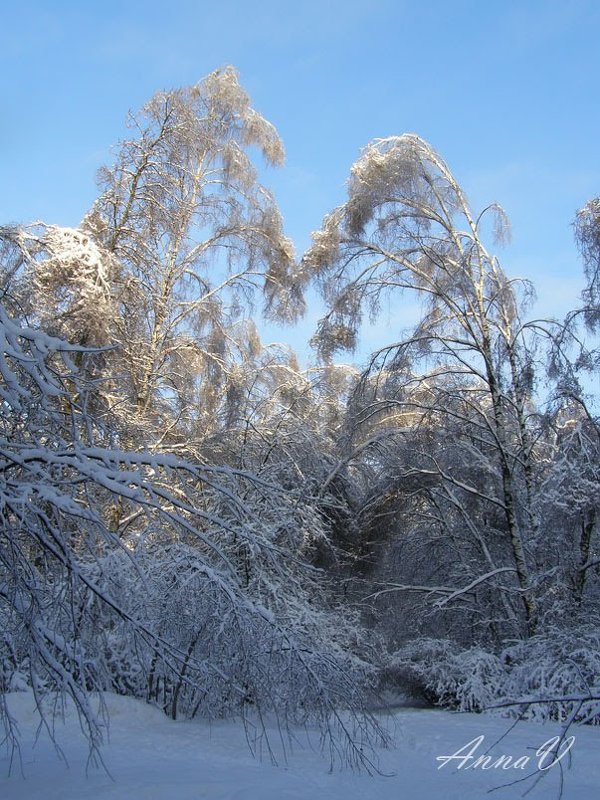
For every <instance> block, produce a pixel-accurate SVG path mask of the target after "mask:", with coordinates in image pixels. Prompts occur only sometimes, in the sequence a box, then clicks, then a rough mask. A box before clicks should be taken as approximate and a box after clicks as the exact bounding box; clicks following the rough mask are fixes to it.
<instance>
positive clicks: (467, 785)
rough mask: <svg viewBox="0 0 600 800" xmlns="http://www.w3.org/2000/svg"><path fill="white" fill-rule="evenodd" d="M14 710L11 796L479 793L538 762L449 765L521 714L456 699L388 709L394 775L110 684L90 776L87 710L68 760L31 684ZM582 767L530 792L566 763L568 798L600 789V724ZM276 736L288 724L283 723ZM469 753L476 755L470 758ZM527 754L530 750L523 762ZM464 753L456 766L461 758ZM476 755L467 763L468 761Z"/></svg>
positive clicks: (269, 797) (5, 799) (522, 741)
mask: <svg viewBox="0 0 600 800" xmlns="http://www.w3.org/2000/svg"><path fill="white" fill-rule="evenodd" d="M9 702H10V709H11V712H12V714H13V715H14V716H15V717H16V718H17V720H18V721H19V726H20V730H21V734H22V748H21V758H22V770H23V772H24V777H23V775H22V774H21V767H20V766H18V765H15V766H13V769H12V772H11V774H9V771H10V770H9V763H10V762H9V759H8V757H7V756H6V753H5V752H2V754H1V757H0V798H1V799H2V800H13V798H14V800H21V798H28V800H29V799H30V798H31V800H33V799H34V798H40V800H42V798H43V800H53V799H54V798H56V800H58V799H59V798H60V800H71V799H73V800H84V799H85V798H127V800H146V799H147V800H150V799H151V798H152V800H159V799H160V800H162V799H163V798H165V800H167V798H168V800H180V799H181V800H188V798H198V799H199V798H214V799H215V800H216V799H217V798H220V800H300V798H302V799H304V798H306V799H308V800H312V798H315V800H317V799H320V798H323V800H354V798H356V800H358V799H359V798H360V800H391V799H392V798H393V799H394V800H400V799H401V798H406V799H407V800H431V799H432V798H435V800H437V798H439V800H453V799H455V800H471V799H472V798H484V797H486V796H489V797H491V798H499V799H500V800H501V799H502V798H517V797H521V796H522V794H523V792H524V791H525V790H526V789H528V788H530V787H531V782H530V781H528V782H526V783H523V784H520V785H513V786H510V787H508V788H505V789H501V790H498V791H496V792H494V793H493V794H491V795H487V791H488V790H489V789H492V788H494V787H498V786H501V785H502V784H506V783H507V782H510V781H514V780H515V779H517V778H521V777H523V776H524V775H526V774H528V772H530V771H531V770H530V769H527V770H521V769H513V768H510V769H502V768H491V769H488V770H487V771H483V770H481V769H480V768H477V769H464V768H462V769H460V770H457V769H456V766H457V764H458V763H459V762H458V761H457V760H455V761H453V762H450V763H448V764H447V765H446V766H442V768H441V769H439V767H440V766H441V764H442V762H438V761H437V760H436V759H437V757H438V756H446V755H452V754H454V753H456V751H457V750H459V749H460V748H461V747H463V746H464V745H466V744H467V743H468V742H470V741H471V740H473V739H475V738H476V737H478V736H480V735H482V734H483V735H484V736H485V740H484V742H482V745H481V746H480V747H479V749H478V750H477V752H476V755H477V756H478V755H482V754H483V753H484V751H485V750H486V749H487V747H488V746H490V745H491V744H493V742H494V741H495V740H496V739H498V738H499V737H500V736H502V734H504V733H506V731H507V729H508V727H509V725H508V723H507V721H506V720H503V719H500V718H498V717H487V716H482V715H474V714H450V713H447V712H444V711H431V710H412V709H401V710H398V711H397V712H395V713H394V715H393V716H390V717H388V718H384V719H385V720H386V725H388V726H390V727H391V728H395V730H396V743H395V745H394V746H393V747H392V748H391V749H389V750H381V751H379V754H380V758H381V762H380V765H381V768H382V771H384V772H386V773H390V776H389V777H384V776H383V775H376V776H374V777H369V776H368V775H364V774H360V775H357V774H355V773H352V772H351V771H339V770H338V771H335V772H333V773H330V772H329V771H328V762H327V761H326V760H325V759H323V758H322V757H320V756H319V755H318V754H317V753H315V752H313V751H312V750H311V749H310V748H308V747H304V748H303V747H300V746H296V748H295V750H294V752H293V754H292V755H291V756H290V757H289V759H288V763H287V765H286V766H279V767H275V766H272V765H271V764H270V763H268V762H265V761H263V762H262V763H261V762H260V761H259V760H256V759H254V758H253V757H252V756H251V755H250V753H249V751H248V747H247V744H246V740H245V736H244V732H243V729H242V728H241V726H240V725H237V724H235V723H232V722H222V723H217V724H212V725H209V724H207V723H204V722H196V721H194V722H172V721H170V720H168V719H166V718H165V717H164V716H163V715H162V714H161V713H160V712H159V711H157V710H156V709H153V708H151V707H149V706H146V705H144V704H143V703H141V702H138V701H136V700H132V699H130V698H123V697H116V696H107V705H108V707H109V711H110V715H111V725H110V742H109V744H108V745H106V747H105V748H104V759H105V763H106V767H107V769H108V770H109V772H110V776H109V775H108V774H107V773H106V771H105V770H103V769H101V768H100V769H99V768H90V769H89V770H88V774H87V776H86V760H87V749H86V745H85V742H84V741H83V740H82V737H81V734H80V731H79V726H78V722H77V719H76V717H74V716H68V717H67V719H66V722H65V724H64V725H63V724H59V725H58V726H57V736H58V739H59V741H60V743H61V745H62V746H63V748H64V750H65V752H66V754H67V757H68V760H69V766H68V767H67V766H66V765H65V764H64V762H62V761H60V760H59V759H58V758H57V756H56V752H55V750H54V749H53V747H52V745H51V744H50V742H49V741H48V738H47V735H46V734H44V733H42V734H40V738H39V739H38V741H37V744H35V745H34V739H35V733H36V728H37V723H38V721H39V719H38V717H37V715H36V712H35V709H34V705H33V701H32V698H31V696H30V695H28V694H25V693H22V694H13V695H11V696H10V698H9ZM556 730H557V729H556V728H554V727H552V726H541V725H538V724H534V723H520V724H519V725H518V726H517V727H516V729H514V730H512V731H511V732H510V733H509V734H508V735H507V736H506V737H505V738H504V739H503V740H502V741H501V742H500V743H499V745H498V746H497V747H496V748H495V749H494V751H493V752H494V753H495V754H496V757H497V756H498V755H500V754H506V755H511V756H513V759H517V758H519V757H525V756H530V757H531V762H530V763H529V765H528V766H529V767H531V766H534V765H535V764H536V763H537V761H538V757H537V756H536V755H535V752H536V750H538V748H539V747H540V746H541V745H542V744H543V743H544V742H546V741H547V740H548V739H550V738H551V737H552V736H553V735H555V733H556ZM574 734H575V742H574V744H573V747H572V749H571V752H570V755H571V756H572V762H571V767H570V768H568V764H567V761H568V756H565V758H564V759H563V761H561V763H560V765H557V766H554V767H552V768H550V769H549V770H547V771H546V773H545V775H544V778H543V780H542V781H541V782H540V783H539V784H538V785H537V786H536V787H535V788H534V789H533V791H532V792H530V793H529V794H528V795H527V797H528V798H541V797H544V798H547V799H548V800H550V798H554V797H558V791H559V786H560V779H561V766H562V765H563V764H564V765H565V769H564V771H563V778H564V791H563V798H564V800H575V799H577V800H594V798H598V797H600V758H599V757H600V730H597V729H590V728H587V729H581V728H578V729H576V730H575V731H574ZM272 738H273V741H276V740H277V735H276V734H275V733H273V737H272ZM467 763H468V764H470V763H472V761H471V762H467ZM521 763H523V762H521ZM452 765H453V766H452ZM466 765H467V764H465V766H466Z"/></svg>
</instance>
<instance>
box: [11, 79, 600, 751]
mask: <svg viewBox="0 0 600 800" xmlns="http://www.w3.org/2000/svg"><path fill="white" fill-rule="evenodd" d="M129 130H130V132H131V138H128V139H126V140H124V141H121V142H120V143H119V144H118V147H117V148H116V151H115V157H114V160H113V162H112V163H111V164H110V165H108V166H105V167H103V168H102V169H101V170H100V171H99V173H98V192H99V194H98V198H97V200H96V201H95V203H94V204H93V206H92V208H91V209H90V210H89V211H88V212H87V213H86V214H85V216H84V217H83V220H82V222H81V224H80V225H79V227H77V228H61V227H57V226H55V225H52V224H48V223H43V222H39V223H35V224H32V225H6V226H4V227H2V228H1V229H0V248H1V249H0V252H1V268H0V292H1V306H0V334H1V336H2V342H3V346H2V353H1V355H0V403H1V411H2V413H1V416H0V519H1V528H0V619H1V625H0V690H1V691H2V692H3V694H2V695H0V713H1V714H2V718H3V721H4V724H5V728H6V731H7V733H8V735H9V737H10V739H11V741H13V742H15V743H16V742H17V739H16V738H15V734H16V732H15V731H14V729H13V723H12V720H11V717H10V715H9V713H8V710H7V707H6V704H5V694H4V693H5V692H7V691H11V690H19V689H23V688H25V687H29V688H30V689H32V690H33V691H34V692H35V694H36V697H37V698H38V700H39V704H40V708H41V709H42V710H43V709H44V708H46V707H47V706H46V704H45V703H46V701H45V698H46V697H55V696H56V693H57V692H58V693H59V695H60V696H63V697H64V696H66V695H68V696H69V697H70V698H71V700H72V701H73V702H75V703H76V705H77V707H78V709H79V711H80V713H81V719H82V721H83V724H84V728H85V730H86V732H87V734H88V736H89V739H90V743H91V745H92V747H93V748H96V747H97V746H99V744H100V742H101V739H102V731H103V720H102V716H101V714H100V715H99V714H98V710H97V708H96V707H95V705H94V702H95V701H94V702H93V701H92V700H93V698H95V697H96V696H97V694H96V693H97V692H98V691H105V690H106V691H114V692H119V693H124V694H128V695H132V696H135V697H139V698H144V699H146V700H147V701H149V702H152V703H154V704H156V705H158V706H159V707H160V708H162V709H163V710H164V711H165V713H167V714H169V715H171V716H172V717H173V718H179V717H188V718H189V717H193V716H196V715H208V716H213V717H214V716H223V715H238V716H241V717H242V718H243V719H245V720H247V721H249V720H252V726H253V728H252V730H253V731H254V734H253V737H251V739H252V741H254V742H255V743H257V746H258V747H260V746H263V747H267V748H268V746H269V745H268V742H264V741H263V740H262V739H261V727H260V720H262V719H264V715H272V714H275V715H277V717H278V718H279V720H280V721H281V724H282V726H283V727H284V728H285V727H286V726H288V725H290V724H297V723H305V722H306V723H310V724H315V723H316V724H318V725H319V726H320V728H321V731H322V733H323V743H324V745H325V747H326V748H328V752H329V754H330V756H331V758H332V760H333V761H337V760H340V761H342V762H348V761H350V762H352V763H358V764H362V765H363V766H367V767H368V766H369V762H368V755H366V754H367V752H368V751H367V750H366V749H365V747H364V745H365V743H366V742H368V741H374V740H375V739H376V738H377V737H378V736H379V735H380V731H379V730H378V728H377V723H376V721H375V720H374V719H373V718H372V717H371V716H370V715H369V708H370V707H371V706H372V705H373V702H374V699H373V698H374V696H376V693H377V692H378V691H380V690H382V689H389V688H393V689H397V690H405V691H406V690H408V689H410V691H412V692H413V693H416V694H420V695H421V696H422V697H425V698H427V700H428V701H430V702H435V703H440V704H445V705H449V706H451V707H455V708H461V709H469V710H481V709H484V708H488V707H491V706H494V705H498V704H510V703H515V706H514V708H515V710H516V711H518V712H519V713H521V712H523V710H524V709H525V708H527V711H528V713H529V714H532V715H541V716H543V717H548V716H550V717H553V718H559V719H562V720H566V721H568V722H572V721H583V722H585V721H587V722H598V721H600V627H599V624H598V623H599V612H600V543H599V538H598V519H597V518H598V510H599V503H600V491H599V490H600V428H599V423H598V419H597V418H596V416H595V414H594V398H591V397H590V396H589V395H588V394H586V392H585V391H584V388H582V387H584V386H586V385H588V384H589V380H588V377H589V375H590V374H591V375H594V374H596V371H597V369H598V351H597V350H596V349H595V333H596V332H597V329H598V325H599V323H600V288H599V287H600V200H599V199H596V200H591V201H590V202H589V203H588V204H587V205H586V206H585V207H584V208H583V209H581V210H580V211H579V212H576V211H575V210H574V217H575V226H574V231H575V236H576V239H577V242H578V245H579V249H580V253H581V258H582V265H583V270H584V273H585V283H586V288H585V291H584V293H583V295H582V298H581V305H580V307H579V308H576V309H573V310H572V312H571V313H569V314H568V315H567V317H566V318H565V319H563V320H555V319H538V318H535V317H534V316H532V315H531V314H530V308H531V302H530V300H531V297H532V287H531V286H529V284H528V283H527V282H526V281H523V280H520V279H515V278H511V277H509V276H508V275H507V274H506V273H505V272H504V271H503V269H502V266H501V264H500V262H499V261H498V259H497V257H496V256H495V255H494V253H493V251H492V250H491V249H490V248H491V247H493V246H495V245H496V244H498V243H499V242H500V241H501V240H502V238H503V237H504V236H505V235H506V232H507V228H508V221H507V220H506V217H505V215H504V212H503V211H502V209H501V208H500V207H499V206H497V205H495V204H492V205H490V206H489V207H488V208H486V209H484V210H483V211H479V210H473V209H471V208H470V206H469V203H468V201H467V199H466V196H465V194H464V192H463V190H462V189H461V187H460V186H459V185H458V183H457V182H456V180H455V178H454V177H453V175H452V173H451V172H450V169H449V168H448V166H447V165H446V163H445V162H444V160H443V159H442V158H441V157H440V155H438V154H437V153H436V152H435V151H434V150H433V148H432V147H431V146H430V145H429V144H428V143H427V142H425V141H423V140H422V139H420V138H419V137H418V136H416V135H412V134H411V135H403V136H392V137H389V138H386V139H380V140H375V141H373V142H371V143H370V144H369V145H368V146H367V147H366V148H365V149H364V151H363V152H362V153H361V155H360V157H359V158H358V160H357V161H356V163H355V164H354V165H353V166H352V168H351V170H350V176H349V179H348V183H347V199H346V200H345V202H344V203H343V204H342V205H340V206H339V207H337V208H335V209H333V210H332V211H331V212H330V213H329V214H328V215H327V216H326V217H325V219H324V220H323V222H322V225H321V228H320V229H319V230H318V231H316V232H315V233H313V236H312V245H311V246H310V248H309V249H308V251H307V252H306V253H304V254H303V255H302V256H301V257H300V256H298V255H297V254H296V253H295V252H294V247H293V244H292V242H291V241H290V240H289V239H288V238H287V237H286V235H285V232H284V223H283V220H282V217H281V214H280V211H279V209H278V207H277V203H276V201H275V198H274V197H273V196H272V195H271V194H270V193H269V191H268V190H267V189H266V188H265V187H264V186H262V185H261V184H260V182H259V177H258V171H257V164H256V162H255V159H256V158H262V159H264V161H266V162H267V163H268V164H271V165H275V166H278V165H281V164H282V163H283V159H284V150H283V145H282V142H281V141H280V138H279V136H278V134H277V131H276V130H275V128H274V127H273V126H272V125H271V124H270V123H269V122H268V121H267V120H266V119H264V118H263V117H262V116H261V115H260V114H259V113H258V112H257V111H255V110H254V109H253V107H252V105H251V102H250V99H249V97H248V95H247V94H246V92H245V91H244V89H243V88H242V87H241V85H240V83H239V78H238V75H237V72H236V71H235V70H234V69H233V68H231V67H228V68H225V69H223V70H219V71H217V72H214V73H212V74H211V75H209V76H208V77H206V78H205V79H204V80H202V81H200V82H199V83H198V84H197V85H195V86H192V87H189V88H185V89H180V90H175V91H166V92H159V93H158V94H156V95H155V96H154V97H153V98H152V99H151V100H150V101H149V102H148V103H147V104H146V105H145V106H144V107H143V108H142V109H141V110H140V111H139V112H138V113H137V114H134V115H131V118H130V120H129ZM575 266H576V265H574V268H575ZM577 268H579V267H577ZM309 287H318V289H319V291H320V292H321V294H322V297H323V300H324V303H325V306H326V313H325V316H324V317H323V319H322V320H321V321H320V323H319V325H318V329H317V331H316V332H315V334H314V337H313V339H312V345H313V346H314V348H315V352H316V353H317V354H318V358H317V360H316V366H314V367H311V368H309V369H301V368H300V367H299V365H298V360H297V358H296V356H295V354H294V352H293V351H292V349H291V348H290V347H287V346H283V345H268V346H267V345H265V344H263V343H262V342H261V339H260V333H259V327H260V326H257V325H256V324H255V322H254V321H253V319H255V318H256V317H257V316H258V315H260V314H262V315H264V316H265V317H267V318H269V319H276V320H279V321H286V322H290V323H292V322H294V321H295V320H296V319H298V317H299V316H301V315H302V313H303V311H304V302H305V301H304V295H305V293H306V290H307V289H308V288H309ZM400 298H402V299H406V300H407V301H409V302H411V303H413V304H414V305H415V306H418V307H419V308H420V309H421V316H420V319H419V321H418V323H417V324H416V325H415V326H414V328H413V329H412V330H410V331H408V332H406V331H404V332H402V331H394V330H390V341H389V342H387V343H386V344H385V346H384V347H382V348H381V349H380V350H378V351H377V352H375V353H373V354H372V356H371V357H370V359H369V360H368V363H367V365H366V367H364V368H358V367H349V366H348V365H347V364H341V363H338V362H337V361H336V359H337V358H338V357H339V354H341V353H344V351H352V350H353V349H354V348H355V347H356V345H357V342H358V337H359V331H360V326H361V323H362V321H363V320H364V319H365V317H369V316H370V318H371V319H373V318H375V317H376V316H377V315H378V313H380V312H379V309H380V308H381V307H384V306H385V305H386V304H387V303H388V302H398V301H399V300H400ZM523 704H527V705H526V706H525V705H523ZM53 708H54V709H55V708H56V706H53ZM46 713H47V715H49V716H50V717H51V715H52V713H54V712H53V711H52V709H50V710H49V711H47V712H46ZM15 746H16V744H15Z"/></svg>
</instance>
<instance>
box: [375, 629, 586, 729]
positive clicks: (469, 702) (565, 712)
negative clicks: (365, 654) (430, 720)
mask: <svg viewBox="0 0 600 800" xmlns="http://www.w3.org/2000/svg"><path fill="white" fill-rule="evenodd" d="M390 666H393V667H395V668H397V669H398V668H402V669H405V670H408V673H409V674H410V675H411V676H412V677H414V678H415V679H416V680H417V681H419V682H420V684H421V686H422V687H423V690H424V691H425V692H426V693H428V694H429V696H430V697H431V698H432V699H433V700H434V702H436V703H437V704H439V705H442V706H445V707H449V708H453V709H456V710H460V711H484V710H489V709H494V708H496V709H498V708H499V709H503V710H504V711H505V712H506V713H510V714H519V715H520V714H524V715H526V716H528V717H532V718H538V719H542V720H546V719H553V720H560V721H571V722H588V723H590V722H591V723H594V724H600V626H598V624H597V623H596V624H591V623H590V624H588V625H579V626H577V627H573V628H572V629H570V630H564V629H560V628H556V629H548V630H546V631H544V632H543V633H540V634H538V635H536V636H533V637H530V638H529V639H525V640H523V641H519V642H517V643H515V644H512V645H510V646H507V647H505V648H503V649H502V650H501V651H500V652H498V653H490V652H487V651H485V650H483V649H482V648H479V647H471V648H467V649H461V648H460V647H459V646H458V645H457V644H456V643H455V642H451V641H449V640H440V639H417V640H414V641H412V642H409V643H408V644H407V645H405V646H404V647H403V648H402V649H401V650H398V651H397V652H396V653H394V654H393V656H392V658H391V660H390Z"/></svg>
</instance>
